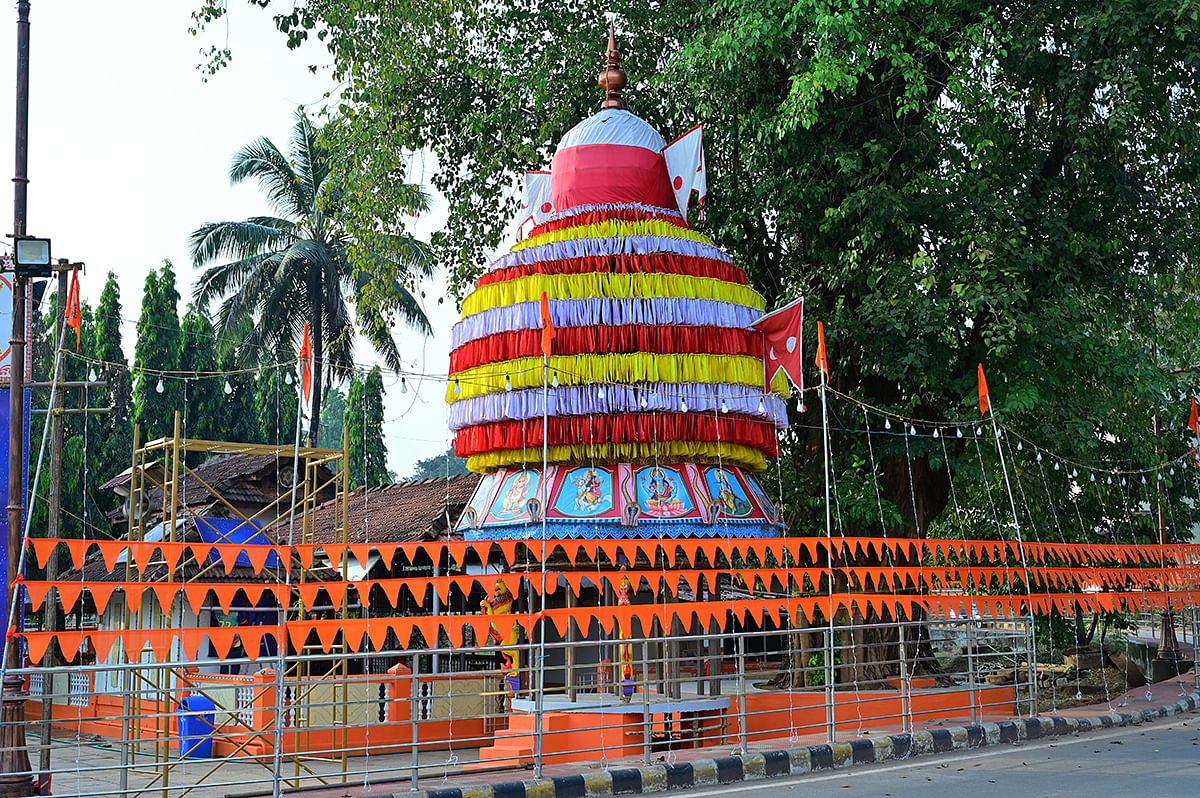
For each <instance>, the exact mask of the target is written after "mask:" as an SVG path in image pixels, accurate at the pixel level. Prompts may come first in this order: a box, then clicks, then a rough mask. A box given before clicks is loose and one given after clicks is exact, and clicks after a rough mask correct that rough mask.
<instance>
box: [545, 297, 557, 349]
mask: <svg viewBox="0 0 1200 798" xmlns="http://www.w3.org/2000/svg"><path fill="white" fill-rule="evenodd" d="M555 335H556V333H555V330H554V321H553V320H552V319H551V318H550V297H549V296H547V295H546V292H545V291H543V292H542V355H543V356H545V357H550V348H551V346H550V345H551V343H552V342H553V341H554V336H555Z"/></svg>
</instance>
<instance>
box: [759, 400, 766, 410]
mask: <svg viewBox="0 0 1200 798" xmlns="http://www.w3.org/2000/svg"><path fill="white" fill-rule="evenodd" d="M758 412H759V413H765V412H766V407H764V406H763V398H762V397H761V396H760V397H758Z"/></svg>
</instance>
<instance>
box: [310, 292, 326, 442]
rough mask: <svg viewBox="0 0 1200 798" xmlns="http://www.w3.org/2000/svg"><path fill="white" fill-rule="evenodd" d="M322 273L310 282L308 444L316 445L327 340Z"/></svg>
mask: <svg viewBox="0 0 1200 798" xmlns="http://www.w3.org/2000/svg"><path fill="white" fill-rule="evenodd" d="M321 294H322V291H321V273H320V271H319V270H317V272H316V275H315V277H310V278H309V282H308V300H309V307H310V308H311V309H312V349H313V398H312V415H311V416H310V417H309V419H308V445H309V446H316V445H317V437H318V435H319V434H320V431H321V399H322V397H323V396H324V393H325V391H324V388H325V383H324V379H323V376H322V372H323V371H324V368H323V367H324V361H325V341H324V335H323V332H324V330H323V328H322V324H321V311H322V309H323V308H324V303H323V302H322V301H321Z"/></svg>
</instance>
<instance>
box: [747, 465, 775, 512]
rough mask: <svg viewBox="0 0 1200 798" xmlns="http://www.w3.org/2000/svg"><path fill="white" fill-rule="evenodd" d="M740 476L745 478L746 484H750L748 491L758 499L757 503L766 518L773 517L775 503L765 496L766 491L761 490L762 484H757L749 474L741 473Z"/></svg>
mask: <svg viewBox="0 0 1200 798" xmlns="http://www.w3.org/2000/svg"><path fill="white" fill-rule="evenodd" d="M742 476H743V477H744V478H745V480H746V484H747V485H749V486H750V492H751V493H753V494H754V498H755V499H757V500H758V504H759V506H760V507H762V508H763V511H764V512H765V513H766V515H767V518H774V517H775V505H774V504H772V503H771V500H770V499H768V498H767V492H766V491H765V490H763V487H762V485H760V484H758V480H757V479H755V478H754V477H752V476H750V475H749V474H743V475H742Z"/></svg>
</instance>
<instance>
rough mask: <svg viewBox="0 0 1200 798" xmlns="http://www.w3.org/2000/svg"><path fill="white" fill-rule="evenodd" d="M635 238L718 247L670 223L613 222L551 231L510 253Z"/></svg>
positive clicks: (528, 241) (698, 234)
mask: <svg viewBox="0 0 1200 798" xmlns="http://www.w3.org/2000/svg"><path fill="white" fill-rule="evenodd" d="M634 236H660V237H662V238H684V239H687V240H688V241H698V242H700V243H701V244H708V245H709V246H716V244H713V242H712V239H711V238H709V237H708V236H706V235H704V234H702V233H697V232H696V231H695V230H689V229H687V228H686V227H679V226H678V225H674V224H668V223H667V222H660V221H651V220H647V221H644V222H622V221H618V220H615V219H610V220H609V221H606V222H597V223H596V224H585V225H580V226H579V227H567V228H564V229H562V230H551V231H550V232H548V233H542V234H540V235H536V236H534V237H532V238H527V239H525V240H524V241H521V242H518V243H517V244H515V245H514V246H513V248H512V249H511V250H509V251H510V252H519V251H520V250H522V249H528V248H529V247H536V246H540V245H542V244H553V243H554V242H556V241H579V240H581V239H585V238H632V237H634Z"/></svg>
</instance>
